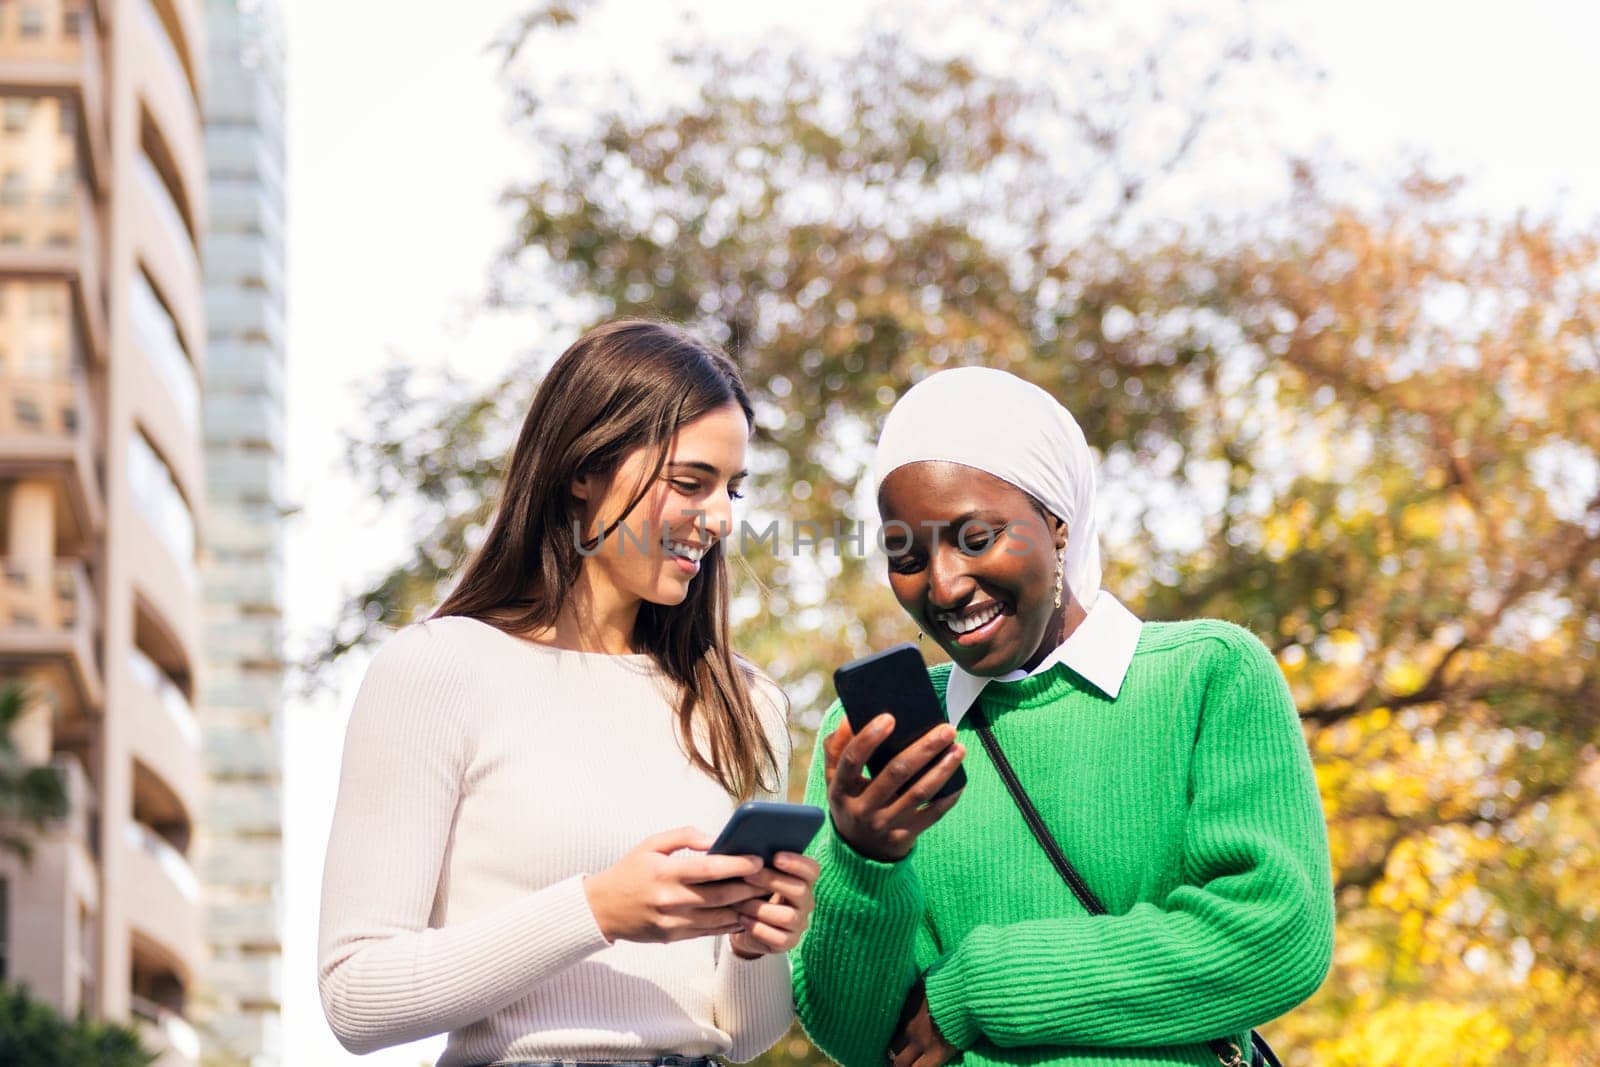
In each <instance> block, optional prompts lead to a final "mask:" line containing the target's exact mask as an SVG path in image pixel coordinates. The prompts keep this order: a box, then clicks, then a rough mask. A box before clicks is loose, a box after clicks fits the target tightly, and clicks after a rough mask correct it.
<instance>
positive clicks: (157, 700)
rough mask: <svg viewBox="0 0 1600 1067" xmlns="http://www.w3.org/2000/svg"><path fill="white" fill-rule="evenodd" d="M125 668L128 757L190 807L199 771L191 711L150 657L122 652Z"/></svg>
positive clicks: (196, 733)
mask: <svg viewBox="0 0 1600 1067" xmlns="http://www.w3.org/2000/svg"><path fill="white" fill-rule="evenodd" d="M128 673H129V674H131V675H133V680H134V684H133V686H131V687H130V691H129V699H128V709H129V713H130V721H131V722H132V724H133V728H132V730H131V731H130V732H129V736H130V738H131V747H132V749H133V756H134V758H135V759H136V760H138V761H139V762H140V763H141V764H143V765H145V766H146V767H148V768H149V769H150V770H151V771H152V772H153V773H154V774H155V775H156V776H158V777H159V778H160V779H161V780H162V781H164V782H165V783H166V785H167V786H168V788H170V789H171V790H172V792H173V793H175V794H176V795H177V800H178V803H179V804H180V805H181V806H182V808H183V810H184V811H186V812H189V811H194V810H196V807H197V806H198V804H199V796H200V788H201V774H202V767H201V756H200V724H199V722H198V721H197V720H196V719H195V714H194V710H193V709H192V708H191V707H190V706H189V701H188V698H186V697H185V696H184V695H183V693H182V691H181V690H179V689H178V687H177V686H176V685H174V684H173V682H172V680H171V679H170V678H168V677H167V674H166V672H165V671H163V670H162V669H161V667H160V666H159V665H158V664H157V663H156V662H155V660H153V659H151V658H150V657H149V656H147V655H145V654H144V653H143V652H141V651H139V650H138V649H136V648H135V649H130V650H129V652H128Z"/></svg>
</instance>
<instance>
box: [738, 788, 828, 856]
mask: <svg viewBox="0 0 1600 1067" xmlns="http://www.w3.org/2000/svg"><path fill="white" fill-rule="evenodd" d="M824 817H825V813H824V812H823V810H822V809H821V808H819V807H816V806H815V805H812V804H784V803H782V802H780V801H776V800H747V801H745V802H744V803H743V804H740V805H739V806H738V807H737V808H735V809H734V812H733V814H732V815H731V816H730V817H729V818H728V822H727V825H725V826H724V827H723V828H722V832H721V833H720V834H718V835H717V840H716V843H714V844H713V845H712V846H711V853H712V855H725V856H760V857H761V862H763V863H765V864H767V865H768V866H769V867H770V866H771V865H772V857H773V856H776V855H777V854H778V853H780V852H804V851H805V850H806V846H807V845H809V844H811V839H812V838H813V837H815V836H816V835H817V831H818V830H819V829H821V828H822V820H823V818H824Z"/></svg>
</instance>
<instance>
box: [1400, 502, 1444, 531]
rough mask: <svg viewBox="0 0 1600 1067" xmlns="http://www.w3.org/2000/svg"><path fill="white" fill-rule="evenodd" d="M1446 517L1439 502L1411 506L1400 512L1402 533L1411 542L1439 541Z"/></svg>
mask: <svg viewBox="0 0 1600 1067" xmlns="http://www.w3.org/2000/svg"><path fill="white" fill-rule="evenodd" d="M1443 529H1444V516H1443V514H1442V511H1441V509H1440V507H1439V505H1438V503H1437V502H1434V501H1429V502H1428V503H1425V504H1411V505H1408V506H1407V507H1405V508H1404V509H1402V510H1401V512H1400V532H1401V533H1402V534H1403V535H1404V536H1405V538H1406V539H1407V540H1409V541H1437V540H1438V539H1439V534H1440V532H1441V531H1442V530H1443Z"/></svg>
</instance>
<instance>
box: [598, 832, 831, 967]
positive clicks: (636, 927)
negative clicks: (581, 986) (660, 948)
mask: <svg viewBox="0 0 1600 1067" xmlns="http://www.w3.org/2000/svg"><path fill="white" fill-rule="evenodd" d="M710 847H711V838H710V837H707V836H706V835H705V834H704V833H701V832H700V831H699V830H696V829H695V828H694V827H692V826H682V827H679V828H678V829H676V830H668V831H666V832H664V833H659V834H655V835H654V836H652V837H647V838H645V839H644V840H643V841H642V842H640V843H639V845H638V846H637V847H636V848H634V850H633V851H632V852H629V853H628V854H627V855H625V856H623V857H622V858H621V859H620V860H618V861H617V862H616V863H614V864H613V865H611V866H610V867H608V868H606V869H605V870H603V871H601V872H600V873H599V874H591V875H589V876H588V877H587V878H585V879H584V880H583V891H584V895H585V896H587V897H588V898H589V910H590V911H592V912H593V913H594V919H595V922H596V923H597V924H598V925H599V927H600V932H601V933H602V934H604V935H605V938H606V940H607V941H686V940H688V939H690V938H694V937H712V936H715V935H717V934H736V933H742V932H744V931H746V930H747V929H748V926H747V924H746V921H745V918H744V916H745V912H744V911H742V910H741V905H748V904H749V902H751V901H753V900H755V899H756V898H757V897H765V896H768V895H770V894H771V893H773V892H775V890H772V889H768V888H766V887H765V885H764V884H755V883H754V882H752V881H746V880H745V879H752V878H754V877H756V876H758V875H760V874H762V873H763V871H762V867H761V859H760V858H759V857H757V856H711V855H707V854H705V850H706V849H708V848H710ZM679 849H693V850H695V851H694V852H691V853H686V854H684V855H681V856H675V855H673V853H674V852H677V851H678V850H679ZM812 880H813V881H815V880H816V876H815V875H814V874H813V875H812ZM808 898H809V894H808ZM808 914H809V908H808Z"/></svg>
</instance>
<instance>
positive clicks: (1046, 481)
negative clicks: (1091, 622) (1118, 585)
mask: <svg viewBox="0 0 1600 1067" xmlns="http://www.w3.org/2000/svg"><path fill="white" fill-rule="evenodd" d="M926 460H943V461H946V462H950V463H960V464H962V465H963V466H967V467H972V468H974V469H975V470H980V471H983V472H984V473H986V474H992V475H994V476H995V477H996V478H999V479H1000V480H1001V481H1004V482H1009V483H1010V484H1012V485H1014V486H1016V487H1017V488H1018V489H1021V490H1023V491H1025V492H1028V493H1031V494H1033V496H1034V497H1036V498H1037V499H1038V501H1039V502H1040V503H1041V504H1043V505H1044V506H1045V507H1047V508H1049V509H1050V511H1051V512H1052V513H1053V514H1055V515H1056V517H1057V518H1060V519H1061V520H1063V521H1064V522H1065V523H1066V524H1067V551H1066V558H1065V561H1064V567H1065V572H1066V573H1065V579H1066V586H1067V588H1068V589H1070V590H1071V591H1072V595H1074V596H1076V597H1077V598H1078V602H1079V603H1080V604H1082V605H1083V607H1084V610H1086V611H1087V610H1088V609H1089V608H1091V607H1093V606H1094V602H1095V598H1096V597H1097V596H1098V595H1099V593H1100V534H1099V528H1098V525H1097V524H1096V522H1095V513H1094V457H1093V456H1092V455H1091V454H1090V452H1089V443H1088V442H1087V441H1086V440H1084V437H1083V431H1082V430H1081V429H1079V428H1078V423H1077V420H1075V419H1074V418H1073V417H1072V414H1071V413H1070V412H1069V411H1067V409H1066V408H1064V407H1062V406H1061V405H1060V404H1059V403H1058V402H1057V401H1056V398H1055V397H1053V396H1051V395H1050V394H1049V393H1047V392H1045V391H1044V390H1043V389H1041V388H1039V387H1038V386H1037V385H1034V384H1033V383H1032V382H1027V381H1024V380H1023V379H1021V378H1018V377H1017V376H1016V375H1014V374H1009V373H1007V372H1006V371H1002V370H995V369H993V368H992V367H957V368H954V369H952V370H947V371H940V372H939V373H937V374H933V375H930V376H928V377H927V378H925V379H923V380H922V381H921V382H919V383H917V384H916V385H914V386H912V387H911V388H910V389H909V390H907V392H906V394H905V395H904V396H902V397H901V398H900V399H899V400H898V401H896V402H895V405H894V407H893V408H892V409H891V410H890V412H889V417H888V418H887V419H886V420H884V424H883V432H882V433H881V434H880V435H879V436H878V449H877V452H876V454H875V455H874V456H873V462H872V487H873V494H874V498H876V494H877V491H878V490H879V489H881V488H882V487H883V480H884V479H885V478H887V477H888V476H889V475H890V474H891V473H892V472H894V471H895V470H898V469H899V468H901V467H904V466H905V465H906V464H908V463H921V462H924V461H926Z"/></svg>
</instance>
